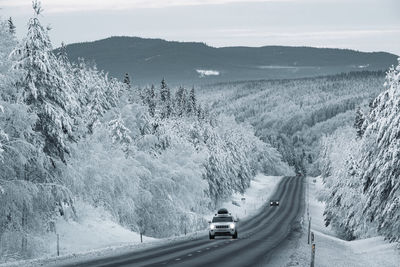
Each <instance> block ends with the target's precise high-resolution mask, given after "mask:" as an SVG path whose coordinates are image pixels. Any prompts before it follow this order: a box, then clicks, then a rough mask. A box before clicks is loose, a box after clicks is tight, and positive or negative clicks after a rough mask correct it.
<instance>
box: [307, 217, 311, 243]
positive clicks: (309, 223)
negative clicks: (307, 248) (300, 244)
mask: <svg viewBox="0 0 400 267" xmlns="http://www.w3.org/2000/svg"><path fill="white" fill-rule="evenodd" d="M310 231H311V217H310V218H309V219H308V235H307V244H310Z"/></svg>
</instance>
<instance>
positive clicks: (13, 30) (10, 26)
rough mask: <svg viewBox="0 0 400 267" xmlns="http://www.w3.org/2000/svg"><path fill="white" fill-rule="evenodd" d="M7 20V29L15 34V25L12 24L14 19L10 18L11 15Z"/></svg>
mask: <svg viewBox="0 0 400 267" xmlns="http://www.w3.org/2000/svg"><path fill="white" fill-rule="evenodd" d="M7 22H8V30H9V32H10V33H11V34H15V32H16V31H15V29H16V27H15V25H14V21H13V19H12V17H10V18H9V19H8V20H7Z"/></svg>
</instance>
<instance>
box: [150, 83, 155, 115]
mask: <svg viewBox="0 0 400 267" xmlns="http://www.w3.org/2000/svg"><path fill="white" fill-rule="evenodd" d="M148 98H149V102H148V105H149V114H150V116H152V117H154V116H155V114H156V105H157V101H156V90H155V88H154V85H153V84H152V85H151V87H150V89H149V93H148Z"/></svg>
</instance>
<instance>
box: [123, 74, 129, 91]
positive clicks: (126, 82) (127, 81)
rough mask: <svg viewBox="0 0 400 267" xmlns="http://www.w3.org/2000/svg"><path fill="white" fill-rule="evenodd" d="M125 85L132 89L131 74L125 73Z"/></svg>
mask: <svg viewBox="0 0 400 267" xmlns="http://www.w3.org/2000/svg"><path fill="white" fill-rule="evenodd" d="M124 84H126V86H127V88H128V89H130V88H131V79H130V78H129V74H128V73H125V77H124Z"/></svg>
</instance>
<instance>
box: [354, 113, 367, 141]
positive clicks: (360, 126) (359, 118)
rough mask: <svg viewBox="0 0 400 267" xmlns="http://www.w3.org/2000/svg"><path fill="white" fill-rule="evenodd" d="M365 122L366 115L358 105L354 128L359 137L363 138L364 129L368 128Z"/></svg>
mask: <svg viewBox="0 0 400 267" xmlns="http://www.w3.org/2000/svg"><path fill="white" fill-rule="evenodd" d="M364 123H365V115H364V113H363V112H362V110H361V108H360V107H358V108H357V110H356V118H355V121H354V128H356V131H357V137H358V138H362V136H363V135H364V131H365V128H366V125H365V124H364Z"/></svg>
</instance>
